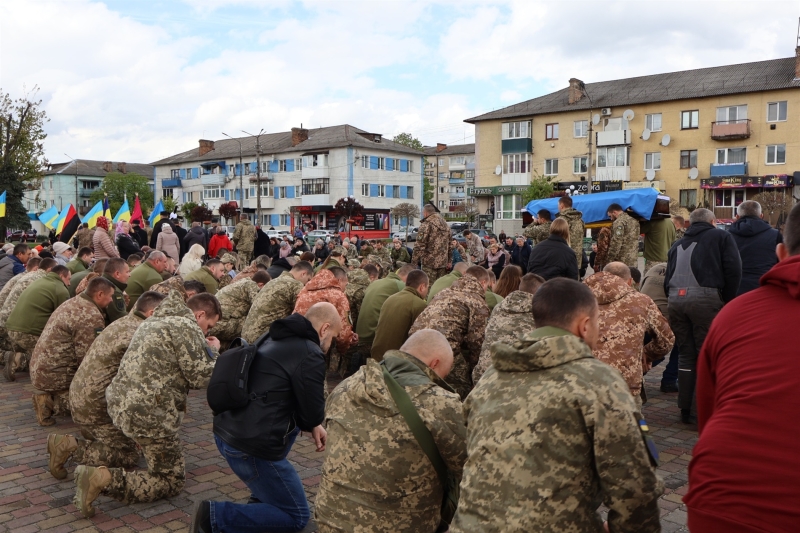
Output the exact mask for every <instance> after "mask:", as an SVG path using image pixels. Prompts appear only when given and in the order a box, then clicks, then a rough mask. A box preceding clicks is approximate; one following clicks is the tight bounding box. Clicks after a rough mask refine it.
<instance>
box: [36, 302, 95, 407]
mask: <svg viewBox="0 0 800 533" xmlns="http://www.w3.org/2000/svg"><path fill="white" fill-rule="evenodd" d="M105 325H106V323H105V316H104V315H103V311H102V310H101V309H100V308H99V307H97V304H95V303H94V302H93V301H92V300H91V299H90V298H89V297H88V296H86V295H84V294H81V295H79V296H75V297H74V298H70V299H69V300H67V301H66V302H64V303H63V304H61V305H60V306H59V307H58V308H57V309H56V310H55V311H54V312H53V314H52V315H50V319H49V320H48V321H47V325H46V326H45V327H44V331H42V335H41V336H40V337H39V342H37V343H36V348H35V349H34V350H33V354H32V357H31V362H30V369H31V383H32V384H33V386H34V387H36V388H37V389H39V390H43V391H48V392H56V391H69V386H70V383H72V378H73V376H75V372H76V371H77V370H78V365H80V363H81V361H82V360H83V357H84V355H86V352H88V351H89V348H90V347H91V346H92V343H93V342H94V340H95V339H96V338H97V336H98V335H99V334H100V332H102V331H103V328H104V327H105ZM67 395H68V393H67Z"/></svg>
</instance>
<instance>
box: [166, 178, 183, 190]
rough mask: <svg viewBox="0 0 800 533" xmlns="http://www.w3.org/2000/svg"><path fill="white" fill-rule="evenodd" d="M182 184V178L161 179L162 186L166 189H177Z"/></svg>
mask: <svg viewBox="0 0 800 533" xmlns="http://www.w3.org/2000/svg"><path fill="white" fill-rule="evenodd" d="M180 186H181V180H180V179H169V180H161V187H162V188H164V189H177V188H178V187H180Z"/></svg>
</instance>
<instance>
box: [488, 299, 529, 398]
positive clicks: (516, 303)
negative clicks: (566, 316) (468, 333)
mask: <svg viewBox="0 0 800 533" xmlns="http://www.w3.org/2000/svg"><path fill="white" fill-rule="evenodd" d="M532 309H533V295H532V294H529V293H527V292H522V291H514V292H512V293H511V294H509V295H508V296H506V298H505V299H504V300H503V301H502V302H501V303H500V305H498V306H497V307H495V308H494V310H492V315H491V316H490V317H489V323H488V324H487V326H486V337H485V338H484V339H483V346H481V357H480V359H479V360H478V364H477V365H475V368H474V369H472V381H473V383H477V382H478V380H479V379H481V376H483V374H484V373H485V372H486V370H488V368H489V367H490V366H492V354H491V351H490V348H491V347H492V344H494V343H496V342H502V343H504V344H514V342H515V341H516V340H517V339H518V338H519V336H520V335H525V334H526V333H530V332H531V331H533V330H534V328H535V327H536V326H535V325H534V321H533V314H532Z"/></svg>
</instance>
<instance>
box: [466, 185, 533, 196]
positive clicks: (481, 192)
mask: <svg viewBox="0 0 800 533" xmlns="http://www.w3.org/2000/svg"><path fill="white" fill-rule="evenodd" d="M526 190H528V186H527V185H498V186H496V187H467V196H499V195H503V194H522V193H523V192H525V191H526Z"/></svg>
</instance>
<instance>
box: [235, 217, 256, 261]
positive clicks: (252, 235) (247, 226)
mask: <svg viewBox="0 0 800 533" xmlns="http://www.w3.org/2000/svg"><path fill="white" fill-rule="evenodd" d="M232 240H233V244H235V245H236V251H237V252H238V253H239V262H240V263H242V262H244V261H243V260H242V252H250V254H249V256H248V260H247V262H246V263H245V264H244V266H247V265H249V264H250V261H251V260H252V256H253V248H254V247H255V243H256V227H255V226H254V225H253V223H252V222H250V221H249V220H248V219H244V220H240V221H239V223H238V224H236V229H235V230H233V239H232Z"/></svg>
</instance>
